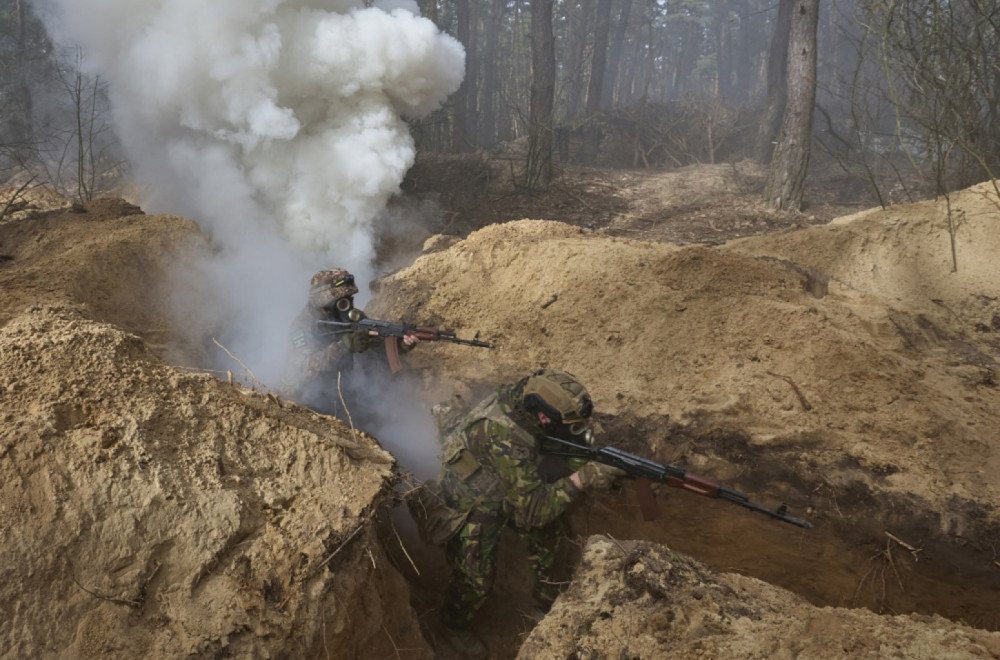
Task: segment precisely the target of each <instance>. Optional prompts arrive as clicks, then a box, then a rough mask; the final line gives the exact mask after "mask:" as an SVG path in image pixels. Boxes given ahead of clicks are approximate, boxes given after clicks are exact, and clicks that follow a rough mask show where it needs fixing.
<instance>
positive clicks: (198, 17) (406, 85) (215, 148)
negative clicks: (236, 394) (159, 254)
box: [34, 0, 465, 385]
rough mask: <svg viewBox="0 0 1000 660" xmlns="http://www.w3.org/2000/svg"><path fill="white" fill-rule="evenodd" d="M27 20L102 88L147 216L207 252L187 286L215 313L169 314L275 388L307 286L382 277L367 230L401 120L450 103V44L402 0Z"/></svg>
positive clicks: (127, 1) (108, 8) (54, 14)
mask: <svg viewBox="0 0 1000 660" xmlns="http://www.w3.org/2000/svg"><path fill="white" fill-rule="evenodd" d="M34 5H35V8H36V10H37V12H38V14H39V15H40V16H41V17H42V18H43V20H45V21H46V24H47V25H48V27H49V31H50V33H51V34H52V35H53V38H54V39H55V40H56V41H57V43H60V44H62V45H70V44H75V45H79V46H80V47H81V48H82V49H83V52H84V62H85V65H86V66H88V67H89V69H90V70H89V71H88V73H92V74H94V75H100V76H101V78H102V79H104V80H105V81H107V82H108V83H109V89H110V96H111V102H112V111H113V114H114V124H115V129H116V132H117V134H118V136H119V138H120V141H121V143H122V145H123V148H124V150H125V152H126V157H127V158H128V161H129V163H130V165H131V167H132V169H133V174H134V180H135V183H136V184H138V189H139V191H140V192H139V195H140V200H139V201H140V204H141V205H142V207H143V208H144V209H145V210H146V211H147V212H152V213H175V214H179V215H185V216H187V217H191V218H193V219H195V220H196V221H197V222H198V223H199V224H200V225H201V227H202V228H203V229H204V230H205V231H206V232H207V233H208V234H209V235H210V236H211V238H212V240H213V245H214V247H215V249H216V255H215V257H214V258H213V259H212V260H211V261H210V262H208V263H205V264H204V266H203V269H202V270H201V271H200V272H198V273H186V274H185V278H186V279H187V280H188V281H192V280H197V281H198V286H199V288H200V289H201V291H200V293H199V300H204V299H207V300H210V301H212V302H211V304H210V305H202V304H201V303H199V304H198V305H199V306H198V308H197V309H194V308H193V307H194V306H195V304H194V303H193V302H192V301H191V300H187V301H185V300H181V301H180V303H181V307H182V308H183V309H184V311H185V314H192V313H194V314H196V315H199V316H200V317H201V318H200V319H199V320H200V322H201V325H203V326H218V327H220V328H222V332H223V333H225V334H226V336H227V341H228V342H229V344H228V347H229V348H230V349H231V350H232V352H233V353H234V354H236V355H238V356H239V357H240V358H241V360H243V361H245V362H246V364H248V365H250V366H252V367H253V369H254V372H255V375H256V376H257V377H258V378H259V379H260V380H262V381H264V382H265V383H266V384H268V385H275V384H276V383H277V381H278V379H279V378H280V371H281V367H282V365H283V364H284V356H285V351H286V350H287V349H286V344H287V332H288V327H289V323H290V321H291V319H292V318H293V317H294V316H295V314H296V312H297V311H298V309H299V308H300V307H301V305H302V304H304V302H305V299H306V294H307V288H308V282H309V277H310V276H311V275H312V273H313V272H315V271H316V270H319V269H322V268H330V267H334V266H337V267H345V268H348V269H350V270H351V271H352V272H354V273H355V274H356V275H357V277H358V280H359V281H360V282H365V281H368V280H369V279H371V277H373V276H374V275H376V274H378V265H377V264H375V263H374V259H375V248H374V238H375V237H374V236H373V221H374V220H375V219H376V218H377V217H378V216H379V214H380V213H382V212H383V210H384V209H385V207H386V204H387V202H388V200H389V198H390V197H391V196H392V195H393V194H394V193H396V192H397V190H398V188H399V184H400V182H401V181H402V179H403V176H404V174H405V173H406V171H407V169H408V168H409V167H410V166H411V165H412V163H413V160H414V156H415V149H414V145H413V140H412V138H411V136H410V134H409V130H408V127H407V124H406V122H405V121H404V118H405V117H419V116H422V115H424V114H426V113H428V112H430V111H433V110H434V109H436V108H438V107H439V106H440V105H441V104H442V103H443V102H444V100H445V99H446V98H447V96H448V95H449V94H450V93H452V92H453V91H455V90H456V89H457V88H458V86H459V84H460V82H461V79H462V76H463V73H464V58H465V55H464V51H463V49H462V47H461V45H460V44H459V43H458V42H457V41H456V40H454V39H453V38H451V37H449V36H447V35H445V34H443V33H441V32H440V31H439V30H438V29H437V28H436V26H435V25H434V24H433V23H432V22H431V21H429V20H427V19H425V18H422V17H420V16H419V10H418V8H417V5H416V3H415V2H413V1H411V0H388V1H383V2H378V1H376V2H374V3H371V2H364V1H363V0H211V1H206V0H87V1H86V2H81V1H80V0H36V2H35V3H34ZM366 5H371V6H366ZM365 293H366V292H365V290H364V287H362V294H361V298H363V297H364V295H365ZM359 302H360V303H362V304H363V302H364V300H363V299H361V300H359ZM229 367H230V368H233V369H234V371H235V370H236V369H238V367H236V365H233V364H231V363H230V364H229Z"/></svg>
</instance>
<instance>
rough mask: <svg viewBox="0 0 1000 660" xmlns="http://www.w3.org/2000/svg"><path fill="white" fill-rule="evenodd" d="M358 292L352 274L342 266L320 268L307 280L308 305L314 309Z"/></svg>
mask: <svg viewBox="0 0 1000 660" xmlns="http://www.w3.org/2000/svg"><path fill="white" fill-rule="evenodd" d="M357 292H358V287H357V286H356V285H355V284H354V276H353V275H351V274H350V273H349V272H348V271H346V270H344V269H343V268H333V269H330V270H321V271H319V272H318V273H316V274H315V275H313V276H312V280H310V282H309V305H310V306H311V307H313V308H315V309H323V308H326V307H330V306H331V305H333V304H334V303H336V302H337V301H338V300H341V299H343V298H350V297H351V296H353V295H355V294H356V293H357Z"/></svg>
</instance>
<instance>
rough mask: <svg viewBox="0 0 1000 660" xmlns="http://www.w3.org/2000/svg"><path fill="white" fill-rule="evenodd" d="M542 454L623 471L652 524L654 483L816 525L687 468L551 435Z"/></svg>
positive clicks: (542, 446) (545, 438) (806, 525)
mask: <svg viewBox="0 0 1000 660" xmlns="http://www.w3.org/2000/svg"><path fill="white" fill-rule="evenodd" d="M539 450H540V451H541V452H542V453H545V454H552V455H556V456H566V457H569V458H580V459H585V460H589V461H597V462H598V463H603V464H604V465H610V466H611V467H615V468H618V469H619V470H622V471H623V472H624V473H625V474H626V476H628V477H630V478H632V479H635V480H636V490H637V493H638V494H639V506H640V508H641V509H642V513H643V517H645V519H646V520H652V519H653V518H655V517H656V501H655V499H654V498H653V491H652V488H651V487H650V484H651V483H652V482H656V483H661V484H666V485H667V486H671V487H673V488H680V489H683V490H686V491H689V492H692V493H695V494H696V495H703V496H705V497H713V498H717V499H720V500H725V501H727V502H732V503H733V504H736V505H739V506H742V507H744V508H747V509H750V510H751V511H758V512H760V513H763V514H764V515H766V516H769V517H771V518H774V519H776V520H781V521H783V522H786V523H790V524H792V525H796V526H798V527H802V528H805V529H812V523H810V522H808V521H806V520H802V519H801V518H795V517H793V516H790V515H788V513H787V512H788V506H787V505H785V504H782V505H781V506H779V507H778V508H776V509H768V508H767V507H764V506H761V505H759V504H755V503H753V502H751V501H750V496H749V495H747V494H746V493H741V492H740V491H738V490H733V489H732V488H727V487H726V486H723V485H722V484H720V483H717V482H715V481H712V480H711V479H707V478H705V477H701V476H698V475H696V474H691V473H690V472H688V471H687V470H685V469H684V468H681V467H678V466H676V465H671V464H669V463H658V462H656V461H653V460H650V459H648V458H643V457H642V456H637V455H635V454H630V453H629V452H627V451H624V450H622V449H618V448H617V447H597V446H591V445H587V444H580V443H577V442H573V441H572V440H565V439H563V438H558V437H555V436H551V435H544V436H541V437H540V439H539Z"/></svg>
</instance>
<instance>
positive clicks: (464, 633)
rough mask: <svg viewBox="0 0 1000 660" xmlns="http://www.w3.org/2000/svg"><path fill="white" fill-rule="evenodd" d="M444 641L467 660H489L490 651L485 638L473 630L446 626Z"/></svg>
mask: <svg viewBox="0 0 1000 660" xmlns="http://www.w3.org/2000/svg"><path fill="white" fill-rule="evenodd" d="M444 641H445V642H447V644H448V646H450V647H451V648H452V649H454V650H455V652H456V653H458V655H459V656H461V657H462V658H465V659H466V660H487V658H489V657H490V651H489V649H488V648H486V644H484V643H483V640H481V639H479V636H478V635H476V634H475V633H474V632H472V631H471V630H466V629H460V628H448V627H447V626H446V627H445V628H444Z"/></svg>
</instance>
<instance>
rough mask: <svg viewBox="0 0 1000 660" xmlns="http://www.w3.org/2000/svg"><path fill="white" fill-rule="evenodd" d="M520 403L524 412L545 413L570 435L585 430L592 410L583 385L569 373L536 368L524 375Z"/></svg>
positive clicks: (591, 402)
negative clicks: (524, 379) (536, 369)
mask: <svg viewBox="0 0 1000 660" xmlns="http://www.w3.org/2000/svg"><path fill="white" fill-rule="evenodd" d="M521 402H522V405H523V406H524V409H525V410H527V411H528V412H532V413H535V412H542V413H545V415H546V416H547V417H549V418H550V419H551V420H552V421H554V422H556V423H557V424H562V425H563V426H564V427H565V428H566V429H567V430H568V431H569V432H570V433H572V434H574V435H578V434H580V433H583V432H584V431H585V430H586V428H587V423H588V421H589V420H590V415H591V413H593V412H594V403H593V401H591V399H590V394H589V393H588V392H587V388H586V387H584V386H583V384H582V383H580V381H578V380H577V379H576V377H575V376H574V375H573V374H571V373H568V372H566V371H558V370H555V369H539V370H538V371H536V372H534V373H533V374H531V375H530V376H528V378H527V380H526V381H525V383H524V387H523V388H522V390H521Z"/></svg>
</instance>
